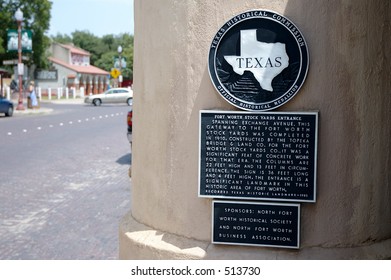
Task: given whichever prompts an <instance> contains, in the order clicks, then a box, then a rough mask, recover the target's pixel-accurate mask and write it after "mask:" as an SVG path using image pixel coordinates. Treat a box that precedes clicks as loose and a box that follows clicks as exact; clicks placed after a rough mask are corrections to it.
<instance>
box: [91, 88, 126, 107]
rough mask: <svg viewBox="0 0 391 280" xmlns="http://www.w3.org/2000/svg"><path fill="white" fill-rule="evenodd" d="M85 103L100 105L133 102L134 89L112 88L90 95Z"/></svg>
mask: <svg viewBox="0 0 391 280" xmlns="http://www.w3.org/2000/svg"><path fill="white" fill-rule="evenodd" d="M84 103H88V104H94V105H95V106H100V105H101V104H102V103H127V104H128V105H129V106H130V105H132V104H133V90H131V89H129V88H111V89H109V90H107V91H105V92H103V93H100V94H93V95H89V96H87V97H86V98H85V99H84Z"/></svg>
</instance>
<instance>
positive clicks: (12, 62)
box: [3, 59, 19, 65]
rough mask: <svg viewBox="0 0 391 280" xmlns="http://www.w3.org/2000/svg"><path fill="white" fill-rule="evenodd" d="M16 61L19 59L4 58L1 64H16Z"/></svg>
mask: <svg viewBox="0 0 391 280" xmlns="http://www.w3.org/2000/svg"><path fill="white" fill-rule="evenodd" d="M18 62H19V61H18V60H17V59H11V60H4V61H3V65H16V64H18Z"/></svg>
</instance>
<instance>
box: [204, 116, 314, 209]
mask: <svg viewBox="0 0 391 280" xmlns="http://www.w3.org/2000/svg"><path fill="white" fill-rule="evenodd" d="M317 131H318V113H317V112H300V113H299V112H253V113H248V112H227V111H201V112H200V150H199V152H200V156H199V196H201V197H215V198H218V197H220V198H236V199H254V200H272V201H297V202H300V201H301V202H315V201H316V159H317V134H318V132H317Z"/></svg>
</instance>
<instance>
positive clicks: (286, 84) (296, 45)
mask: <svg viewBox="0 0 391 280" xmlns="http://www.w3.org/2000/svg"><path fill="white" fill-rule="evenodd" d="M308 66H309V54H308V49H307V44H306V42H305V40H304V37H303V35H302V33H301V32H300V30H299V29H298V28H297V27H296V26H295V24H294V23H293V22H292V21H291V20H289V19H288V18H286V17H285V16H283V15H280V14H278V13H276V12H273V11H267V10H253V11H246V12H243V13H241V14H239V15H236V16H234V17H233V18H231V19H230V20H228V21H227V22H226V23H225V24H224V25H223V26H222V27H221V28H220V29H219V30H218V31H217V33H216V35H215V36H214V38H213V40H212V43H211V46H210V50H209V74H210V78H211V81H212V83H213V85H214V86H215V88H216V90H217V92H218V93H219V94H220V95H221V96H222V97H223V98H224V99H225V100H226V101H227V102H229V103H231V104H232V105H234V106H236V107H238V108H240V109H243V110H248V111H269V110H272V109H275V108H277V107H279V106H281V105H283V104H285V103H286V102H288V101H289V100H290V99H291V98H293V96H295V95H296V94H297V92H298V91H299V90H300V87H301V86H302V85H303V83H304V81H305V78H306V75H307V71H308Z"/></svg>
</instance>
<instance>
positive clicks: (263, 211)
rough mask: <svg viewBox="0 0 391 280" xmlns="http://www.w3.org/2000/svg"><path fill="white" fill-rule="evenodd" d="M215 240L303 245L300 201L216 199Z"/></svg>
mask: <svg viewBox="0 0 391 280" xmlns="http://www.w3.org/2000/svg"><path fill="white" fill-rule="evenodd" d="M212 215H213V217H212V222H213V224H212V243H217V244H229V245H250V246H266V247H284V248H294V249H298V248H299V247H300V205H299V204H277V203H256V202H252V203H250V202H239V203H238V202H236V201H235V202H233V201H213V214H212Z"/></svg>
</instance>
